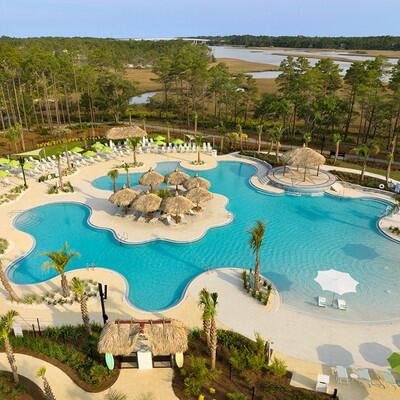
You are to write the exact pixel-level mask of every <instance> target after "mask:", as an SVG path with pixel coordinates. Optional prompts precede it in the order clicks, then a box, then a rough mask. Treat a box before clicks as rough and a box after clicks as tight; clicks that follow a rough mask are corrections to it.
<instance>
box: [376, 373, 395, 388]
mask: <svg viewBox="0 0 400 400" xmlns="http://www.w3.org/2000/svg"><path fill="white" fill-rule="evenodd" d="M375 373H376V376H377V377H378V380H379V382H380V383H381V384H382V385H383V387H386V385H385V384H387V385H393V386H394V387H395V388H397V382H396V379H394V376H393V375H392V373H391V372H390V371H375Z"/></svg>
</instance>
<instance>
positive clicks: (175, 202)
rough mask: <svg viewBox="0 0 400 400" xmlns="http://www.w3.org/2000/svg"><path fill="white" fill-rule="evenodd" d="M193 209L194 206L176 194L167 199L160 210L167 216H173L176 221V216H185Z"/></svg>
mask: <svg viewBox="0 0 400 400" xmlns="http://www.w3.org/2000/svg"><path fill="white" fill-rule="evenodd" d="M193 207H194V204H193V203H192V202H191V201H190V200H189V199H187V198H186V197H183V196H180V195H179V193H178V192H176V194H175V196H173V197H167V198H165V199H164V200H163V202H162V204H161V209H162V210H163V211H164V212H166V213H167V214H171V215H174V216H175V220H177V219H178V215H180V214H185V213H187V212H188V211H190V210H191V209H192V208H193Z"/></svg>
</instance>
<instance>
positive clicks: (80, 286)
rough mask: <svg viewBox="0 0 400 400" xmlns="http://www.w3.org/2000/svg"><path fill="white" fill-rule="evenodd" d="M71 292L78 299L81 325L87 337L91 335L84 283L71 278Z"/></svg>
mask: <svg viewBox="0 0 400 400" xmlns="http://www.w3.org/2000/svg"><path fill="white" fill-rule="evenodd" d="M72 291H73V292H74V294H75V295H76V296H77V297H78V299H79V301H80V303H81V313H82V321H83V324H84V325H85V328H86V331H87V333H88V335H91V334H92V328H91V326H90V318H89V311H88V306H87V300H88V297H87V294H86V292H85V285H84V283H83V282H82V281H81V280H80V279H79V278H77V277H74V278H72Z"/></svg>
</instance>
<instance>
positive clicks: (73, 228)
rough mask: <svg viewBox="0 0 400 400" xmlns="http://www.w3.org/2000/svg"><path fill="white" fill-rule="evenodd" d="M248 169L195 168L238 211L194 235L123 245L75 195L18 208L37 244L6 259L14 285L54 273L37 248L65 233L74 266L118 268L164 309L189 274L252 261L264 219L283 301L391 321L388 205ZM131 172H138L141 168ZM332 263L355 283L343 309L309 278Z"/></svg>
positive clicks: (397, 260)
mask: <svg viewBox="0 0 400 400" xmlns="http://www.w3.org/2000/svg"><path fill="white" fill-rule="evenodd" d="M167 164H168V165H167ZM167 164H165V163H160V165H159V166H158V168H159V170H163V171H164V172H165V173H166V172H169V170H173V169H174V168H175V167H176V163H172V164H171V163H167ZM185 172H189V173H191V174H192V175H193V174H194V172H193V171H185ZM254 173H255V169H254V167H253V166H251V165H249V164H245V163H241V162H220V163H219V164H218V167H216V168H215V169H212V170H208V171H204V172H201V176H203V177H205V178H206V179H209V180H210V181H211V183H212V188H211V190H212V191H213V192H216V193H220V194H222V195H224V196H226V197H227V198H228V199H229V204H228V206H227V207H228V209H229V211H230V212H232V213H233V214H234V216H235V219H234V221H233V222H232V223H231V224H229V225H226V226H223V227H220V228H215V229H211V230H210V231H208V233H207V234H206V235H205V236H204V237H203V238H202V239H201V240H198V241H195V242H192V243H184V244H176V243H171V242H167V241H155V242H151V243H146V244H140V245H133V244H132V245H128V244H122V243H120V242H118V241H117V240H116V239H115V238H114V235H113V233H112V232H111V231H108V230H103V229H97V228H94V227H92V226H90V225H89V224H88V218H89V216H90V210H89V209H88V208H87V207H86V206H84V205H80V204H76V203H56V204H49V205H43V206H41V207H37V208H34V209H31V210H28V211H26V212H23V213H21V214H20V215H18V216H17V218H16V219H15V226H16V228H17V229H19V230H21V231H24V232H26V233H29V234H30V235H32V237H33V238H34V240H35V246H34V247H33V249H32V251H31V252H30V253H29V254H28V255H27V256H26V257H24V258H22V259H20V260H18V261H17V262H16V263H15V264H14V265H12V266H11V267H10V269H9V270H8V273H9V277H10V279H11V280H12V281H13V282H15V283H19V284H31V283H36V282H42V281H45V280H47V279H50V278H52V277H54V276H56V274H55V273H54V272H53V271H52V270H45V269H43V268H42V267H41V266H42V264H43V263H44V262H45V257H43V256H41V253H42V252H44V251H49V250H55V249H59V248H61V246H62V245H63V244H64V242H65V241H68V242H69V243H70V246H71V249H73V250H75V251H78V252H79V253H80V254H81V257H80V258H76V259H73V260H72V262H71V265H70V266H69V269H70V270H72V269H77V268H86V267H87V266H91V265H96V266H99V267H104V268H108V269H111V270H113V271H116V272H118V273H120V274H121V275H122V276H124V277H125V279H126V281H127V283H128V285H129V292H128V293H127V297H128V299H129V301H130V302H131V303H132V304H133V305H134V306H136V307H138V308H141V309H143V310H149V311H150V310H152V311H154V310H162V309H166V308H169V307H171V306H173V305H175V304H177V303H178V302H179V301H180V299H181V298H182V296H183V294H184V291H185V288H186V287H187V285H188V284H189V283H190V281H191V280H193V279H194V278H195V277H196V276H198V275H199V274H201V273H203V272H205V271H207V270H209V269H213V268H217V267H238V266H245V267H247V268H252V267H253V266H254V255H253V254H252V253H251V251H250V250H249V246H248V239H249V235H248V234H247V233H246V230H247V229H248V228H249V227H251V226H252V225H254V223H255V221H256V220H257V219H261V220H264V221H266V222H267V231H266V237H265V244H264V246H263V248H262V251H261V263H262V273H263V275H265V276H267V277H268V278H269V279H271V281H272V282H273V283H274V284H275V285H276V287H277V288H278V290H279V291H280V294H281V296H282V300H283V302H284V304H286V305H288V306H291V307H294V308H296V309H297V310H299V311H302V312H306V313H311V314H313V315H316V316H320V317H323V318H334V319H342V320H343V319H344V320H350V321H382V320H393V319H397V318H398V317H399V315H400V302H398V299H397V293H399V289H400V256H399V253H400V252H399V250H400V247H399V244H398V243H395V242H393V241H391V240H389V239H387V238H386V237H384V236H383V235H382V234H381V233H380V232H379V231H378V229H377V227H376V223H377V221H378V219H379V217H380V215H381V214H382V212H383V211H384V210H385V208H386V206H387V204H386V203H384V202H381V201H376V200H370V199H339V198H335V197H332V196H327V195H324V196H318V197H312V196H287V195H283V196H271V195H268V194H265V193H263V192H260V191H259V190H256V189H255V188H254V187H253V186H251V185H250V184H249V179H250V177H251V176H252V175H254ZM132 175H133V176H134V177H135V179H136V178H138V176H139V175H140V174H132ZM121 179H122V178H121ZM107 182H108V183H107ZM93 184H94V185H95V186H96V187H98V188H103V189H107V190H109V189H110V188H111V187H112V183H111V180H110V178H108V177H102V178H99V179H97V180H96V181H94V182H93ZM108 185H109V186H108ZM104 201H106V200H104ZM330 268H335V269H338V270H340V271H345V272H349V273H350V274H351V275H352V276H353V277H354V278H355V279H356V280H358V281H359V282H360V284H359V285H358V287H357V293H355V294H348V295H344V296H343V297H344V298H345V299H346V301H347V304H348V310H347V311H339V310H336V309H334V308H331V307H327V308H325V309H320V308H318V307H317V306H316V303H315V297H316V296H318V295H325V296H326V297H327V298H328V301H329V299H330V298H331V297H330V296H331V294H330V293H329V292H323V291H322V290H321V289H320V287H319V286H318V284H317V283H316V282H314V277H315V276H316V274H317V271H318V270H324V269H330ZM103 283H107V282H103ZM223 295H224V294H223V293H220V296H223Z"/></svg>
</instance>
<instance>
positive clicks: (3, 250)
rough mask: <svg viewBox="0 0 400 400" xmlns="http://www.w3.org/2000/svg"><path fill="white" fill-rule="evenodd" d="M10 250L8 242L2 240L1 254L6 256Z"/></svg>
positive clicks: (0, 239) (0, 241) (0, 245)
mask: <svg viewBox="0 0 400 400" xmlns="http://www.w3.org/2000/svg"><path fill="white" fill-rule="evenodd" d="M7 249H8V240H7V239H3V238H0V254H4V253H5V252H6V250H7Z"/></svg>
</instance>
